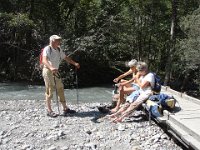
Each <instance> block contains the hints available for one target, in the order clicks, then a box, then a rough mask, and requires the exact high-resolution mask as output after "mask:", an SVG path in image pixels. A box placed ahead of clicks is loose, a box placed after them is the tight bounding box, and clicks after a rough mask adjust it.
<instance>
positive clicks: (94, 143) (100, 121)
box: [0, 100, 182, 150]
mask: <svg viewBox="0 0 200 150" xmlns="http://www.w3.org/2000/svg"><path fill="white" fill-rule="evenodd" d="M101 105H104V104H100V103H84V104H79V105H69V107H70V108H71V109H75V110H78V111H77V113H75V114H74V115H69V116H67V117H63V116H59V117H57V118H50V117H47V116H46V109H45V106H44V101H42V100H0V120H1V121H0V150H15V149H19V150H35V149H36V150H44V149H45V150H74V149H75V150H123V149H127V150H136V149H137V150H143V149H144V150H145V149H148V150H160V149H162V150H163V149H166V150H170V149H171V150H180V149H182V148H181V147H179V146H178V145H177V144H176V143H174V141H173V140H171V138H170V137H168V135H167V134H165V133H164V131H163V130H162V129H161V128H160V127H158V126H157V125H156V124H155V123H152V125H149V122H148V121H147V120H145V119H144V117H142V116H143V112H141V111H136V112H135V114H134V115H132V116H131V117H130V118H129V119H127V121H126V120H125V122H123V123H113V122H111V121H110V120H108V119H107V118H106V117H104V116H105V115H104V114H101V113H99V112H98V109H97V106H101ZM53 108H54V110H55V111H56V110H57V107H56V105H55V102H54V103H53ZM138 116H139V117H138ZM60 121H61V123H60Z"/></svg>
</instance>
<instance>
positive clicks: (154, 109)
mask: <svg viewBox="0 0 200 150" xmlns="http://www.w3.org/2000/svg"><path fill="white" fill-rule="evenodd" d="M146 104H147V108H148V110H149V113H151V116H152V117H153V118H157V117H161V116H162V106H161V105H159V104H158V103H156V102H154V101H151V100H147V101H146Z"/></svg>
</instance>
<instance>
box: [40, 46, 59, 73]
mask: <svg viewBox="0 0 200 150" xmlns="http://www.w3.org/2000/svg"><path fill="white" fill-rule="evenodd" d="M49 50H50V55H51V53H52V48H51V46H49ZM58 50H59V52H60V47H58ZM43 51H44V48H42V49H41V52H40V68H41V69H42V68H43V67H44V64H43V63H42V59H43ZM60 57H61V56H60ZM60 59H61V58H60Z"/></svg>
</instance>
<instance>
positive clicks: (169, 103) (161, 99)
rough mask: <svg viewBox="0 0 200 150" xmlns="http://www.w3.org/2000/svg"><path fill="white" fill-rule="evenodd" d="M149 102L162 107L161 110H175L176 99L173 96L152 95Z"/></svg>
mask: <svg viewBox="0 0 200 150" xmlns="http://www.w3.org/2000/svg"><path fill="white" fill-rule="evenodd" d="M149 100H151V101H154V102H157V103H158V104H159V105H161V106H162V107H163V109H167V110H172V109H174V108H175V104H176V99H175V98H174V97H173V96H169V95H167V94H158V95H152V96H150V97H149Z"/></svg>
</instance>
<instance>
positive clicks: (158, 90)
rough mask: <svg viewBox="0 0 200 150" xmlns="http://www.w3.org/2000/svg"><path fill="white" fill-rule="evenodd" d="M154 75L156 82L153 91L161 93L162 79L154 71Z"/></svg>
mask: <svg viewBox="0 0 200 150" xmlns="http://www.w3.org/2000/svg"><path fill="white" fill-rule="evenodd" d="M153 76H154V79H155V84H154V86H153V88H152V91H153V92H154V93H160V91H161V79H160V77H159V76H158V75H157V74H156V73H153Z"/></svg>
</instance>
